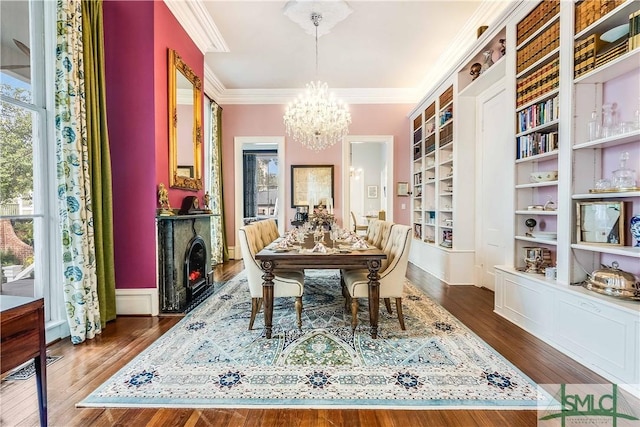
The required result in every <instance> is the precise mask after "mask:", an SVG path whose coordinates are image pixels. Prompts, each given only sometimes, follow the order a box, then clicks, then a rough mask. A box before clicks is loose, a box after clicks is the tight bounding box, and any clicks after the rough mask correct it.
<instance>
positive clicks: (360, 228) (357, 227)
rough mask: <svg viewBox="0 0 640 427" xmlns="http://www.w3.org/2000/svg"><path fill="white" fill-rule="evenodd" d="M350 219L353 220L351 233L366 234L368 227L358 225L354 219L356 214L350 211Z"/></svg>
mask: <svg viewBox="0 0 640 427" xmlns="http://www.w3.org/2000/svg"><path fill="white" fill-rule="evenodd" d="M351 219H352V220H353V231H354V232H355V233H356V234H357V233H358V232H359V231H364V232H365V233H366V231H367V229H368V228H369V226H367V225H361V224H358V220H357V219H356V214H354V213H353V211H351Z"/></svg>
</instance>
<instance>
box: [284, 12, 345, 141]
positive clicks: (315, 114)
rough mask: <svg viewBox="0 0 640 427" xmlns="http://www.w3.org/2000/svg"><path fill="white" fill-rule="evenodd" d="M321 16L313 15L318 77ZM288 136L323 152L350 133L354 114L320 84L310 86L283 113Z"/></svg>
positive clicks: (317, 82) (311, 83)
mask: <svg viewBox="0 0 640 427" xmlns="http://www.w3.org/2000/svg"><path fill="white" fill-rule="evenodd" d="M321 20H322V14H321V13H318V12H311V21H312V22H313V25H314V26H315V31H316V78H317V75H318V25H320V21H321ZM283 119H284V124H285V127H286V130H287V134H288V135H289V136H290V137H292V138H293V139H294V141H296V142H299V143H300V144H302V145H305V146H306V147H308V148H310V149H312V150H315V151H320V150H323V149H325V148H328V147H331V146H332V145H334V144H335V143H336V142H338V141H341V140H342V138H344V137H345V136H346V135H347V134H348V133H349V124H350V123H351V114H349V111H348V110H347V107H346V105H345V104H343V103H342V101H338V100H336V99H335V98H334V96H333V94H329V86H328V85H327V84H326V83H324V82H321V81H319V80H318V81H312V82H310V83H308V84H307V90H306V91H305V93H304V94H300V95H299V96H298V98H297V99H296V100H295V101H294V102H292V103H290V104H289V105H288V106H287V109H286V111H285V114H284V118H283Z"/></svg>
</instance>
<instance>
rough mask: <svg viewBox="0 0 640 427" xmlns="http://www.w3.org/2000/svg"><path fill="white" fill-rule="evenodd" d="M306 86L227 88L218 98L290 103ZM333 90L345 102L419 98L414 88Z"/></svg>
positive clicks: (222, 101)
mask: <svg viewBox="0 0 640 427" xmlns="http://www.w3.org/2000/svg"><path fill="white" fill-rule="evenodd" d="M303 90H304V88H299V89H227V90H225V91H223V92H221V94H220V97H219V98H217V99H216V102H218V103H219V104H221V105H231V104H247V105H248V104H288V103H290V102H291V101H293V100H294V99H295V98H296V97H297V96H298V95H299V94H300V93H301V92H302V91H303ZM331 92H332V93H333V94H334V96H335V97H336V98H337V99H340V100H342V101H343V102H344V103H345V104H415V103H416V102H417V100H418V99H419V96H418V95H417V93H416V90H415V89H413V88H401V89H393V88H382V89H381V88H372V89H366V88H358V89H333V90H331Z"/></svg>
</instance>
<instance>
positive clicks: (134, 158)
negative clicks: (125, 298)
mask: <svg viewBox="0 0 640 427" xmlns="http://www.w3.org/2000/svg"><path fill="white" fill-rule="evenodd" d="M103 12H104V32H105V34H104V36H105V42H104V43H105V63H106V66H105V72H106V81H107V84H106V86H107V88H106V89H107V121H108V128H109V142H110V148H111V159H112V170H113V210H114V246H115V247H114V252H115V274H116V287H117V288H119V289H127V288H153V287H155V286H156V271H157V267H156V264H157V259H156V230H155V214H156V208H157V196H156V194H157V185H158V183H159V182H163V183H164V184H165V185H167V186H168V184H169V171H168V169H169V166H168V152H169V145H168V116H169V113H168V111H167V100H168V97H167V86H168V81H167V70H168V64H167V56H168V55H167V48H169V47H171V48H173V49H175V50H176V51H177V52H178V53H179V54H180V55H181V56H182V57H183V58H184V59H185V61H186V62H187V63H188V64H189V65H190V66H191V67H192V68H193V70H194V72H195V73H196V74H197V75H198V76H200V77H201V78H202V77H203V75H204V73H203V70H204V56H203V55H202V53H200V51H199V50H198V48H197V47H196V46H195V44H194V43H193V42H192V40H191V39H190V38H189V36H188V35H187V34H186V32H185V31H184V30H183V28H182V27H181V26H180V24H179V23H178V22H177V21H176V19H175V18H174V17H173V15H172V14H171V12H170V11H169V9H168V8H167V6H166V5H165V4H164V2H162V1H121V0H105V1H104V6H103ZM188 194H189V195H193V194H195V193H193V192H185V191H181V190H175V189H169V199H170V202H171V205H172V206H174V207H179V206H180V202H181V200H182V198H183V197H184V196H185V195H188ZM201 195H202V194H200V193H198V196H201Z"/></svg>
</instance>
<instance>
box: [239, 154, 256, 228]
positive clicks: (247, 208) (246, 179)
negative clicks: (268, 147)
mask: <svg viewBox="0 0 640 427" xmlns="http://www.w3.org/2000/svg"><path fill="white" fill-rule="evenodd" d="M242 163H243V165H242V166H243V168H242V170H243V171H244V172H243V173H244V175H243V177H242V179H243V187H244V217H245V218H253V217H255V216H256V215H257V213H258V183H257V182H256V163H257V159H256V155H255V154H250V153H244V154H243V155H242Z"/></svg>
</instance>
